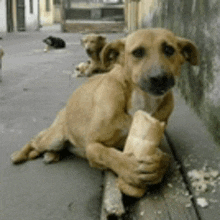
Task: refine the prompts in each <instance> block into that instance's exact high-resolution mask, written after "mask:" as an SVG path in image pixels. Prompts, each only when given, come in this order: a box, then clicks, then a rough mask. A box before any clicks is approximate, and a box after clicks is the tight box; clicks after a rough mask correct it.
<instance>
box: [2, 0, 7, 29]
mask: <svg viewBox="0 0 220 220" xmlns="http://www.w3.org/2000/svg"><path fill="white" fill-rule="evenodd" d="M6 17H7V16H6V1H5V0H0V32H6V31H7V23H6Z"/></svg>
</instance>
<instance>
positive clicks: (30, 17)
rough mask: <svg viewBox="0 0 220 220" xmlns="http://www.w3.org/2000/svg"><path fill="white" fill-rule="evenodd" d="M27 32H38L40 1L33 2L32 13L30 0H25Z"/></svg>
mask: <svg viewBox="0 0 220 220" xmlns="http://www.w3.org/2000/svg"><path fill="white" fill-rule="evenodd" d="M25 24H26V30H27V31H31V30H38V28H39V27H38V0H33V13H31V12H30V0H25Z"/></svg>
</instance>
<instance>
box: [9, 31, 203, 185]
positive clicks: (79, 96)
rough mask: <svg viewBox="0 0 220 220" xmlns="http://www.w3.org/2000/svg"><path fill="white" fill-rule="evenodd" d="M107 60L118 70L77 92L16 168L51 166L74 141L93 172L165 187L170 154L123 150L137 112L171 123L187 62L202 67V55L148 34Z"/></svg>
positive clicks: (123, 44)
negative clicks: (36, 163) (35, 162)
mask: <svg viewBox="0 0 220 220" xmlns="http://www.w3.org/2000/svg"><path fill="white" fill-rule="evenodd" d="M109 57H111V59H109ZM102 61H103V65H104V66H105V67H106V68H108V66H109V65H110V64H111V63H112V62H114V63H115V65H114V67H113V69H112V70H111V71H110V72H108V73H106V74H102V75H97V76H94V77H92V78H91V79H90V80H89V81H88V82H87V83H85V84H84V85H82V86H81V87H80V88H78V89H77V90H76V91H75V92H73V94H72V96H71V97H70V99H69V101H68V103H67V105H66V106H65V107H64V108H63V109H62V110H61V111H60V112H59V113H58V114H57V117H56V119H55V120H54V122H53V123H52V125H51V126H50V127H49V128H47V129H45V130H43V131H41V132H40V133H39V134H38V135H37V136H36V137H34V138H33V139H32V140H30V141H29V142H28V143H27V144H26V145H25V146H24V147H23V148H21V150H19V151H16V152H14V153H13V154H12V155H11V159H12V162H13V163H21V162H24V161H27V160H32V159H34V158H37V157H38V156H40V155H44V161H45V162H47V163H50V162H55V161H58V160H59V152H60V151H61V150H62V149H63V148H64V146H65V145H64V143H65V142H70V143H71V144H72V146H71V147H70V148H69V150H70V151H71V152H72V153H74V154H76V155H78V156H82V157H84V158H86V159H87V160H88V161H89V164H90V165H91V166H93V167H97V168H99V169H104V170H112V171H113V172H114V173H115V174H117V175H118V176H119V177H120V178H121V179H122V180H123V181H124V182H125V183H127V184H129V185H131V186H136V187H140V188H144V187H145V186H147V185H149V184H156V183H159V182H161V180H162V178H163V176H164V175H165V173H166V170H167V168H168V166H169V158H170V157H169V155H168V154H167V153H164V152H162V150H157V151H156V152H155V153H152V154H151V155H148V156H146V157H145V158H142V159H141V160H138V159H136V157H135V156H134V154H133V153H127V152H123V151H121V149H123V147H124V144H125V140H126V138H127V135H128V132H129V130H130V127H131V122H132V118H133V114H134V112H136V111H137V110H143V111H145V112H147V113H149V114H150V115H151V116H152V117H154V118H156V119H157V120H159V121H161V122H165V123H167V122H168V119H169V116H170V114H171V112H172V111H173V107H174V100H173V93H172V88H173V86H174V84H175V77H177V76H179V75H180V71H181V65H182V64H183V63H184V62H189V63H190V64H191V65H197V64H198V62H199V61H198V50H197V48H196V46H195V44H194V43H193V42H192V41H190V40H188V39H185V38H181V37H178V36H176V35H174V34H173V33H172V32H171V31H169V30H166V29H142V30H138V31H136V32H134V33H132V34H130V35H128V36H127V37H126V38H125V39H121V40H116V41H113V42H110V43H108V44H107V45H106V46H105V48H104V51H103V53H102Z"/></svg>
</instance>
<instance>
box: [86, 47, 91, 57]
mask: <svg viewBox="0 0 220 220" xmlns="http://www.w3.org/2000/svg"><path fill="white" fill-rule="evenodd" d="M86 53H87V54H88V55H89V56H90V55H91V54H92V51H91V49H90V48H88V49H86Z"/></svg>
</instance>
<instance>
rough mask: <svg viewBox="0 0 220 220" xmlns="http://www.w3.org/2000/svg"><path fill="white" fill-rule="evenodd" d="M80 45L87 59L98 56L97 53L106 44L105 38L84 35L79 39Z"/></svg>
mask: <svg viewBox="0 0 220 220" xmlns="http://www.w3.org/2000/svg"><path fill="white" fill-rule="evenodd" d="M81 44H82V46H83V47H84V48H85V50H86V53H87V54H88V56H89V57H92V56H93V55H96V56H99V53H100V52H101V50H102V48H103V47H104V46H105V44H106V37H105V36H101V35H98V34H90V35H86V36H85V37H83V38H82V39H81Z"/></svg>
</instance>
